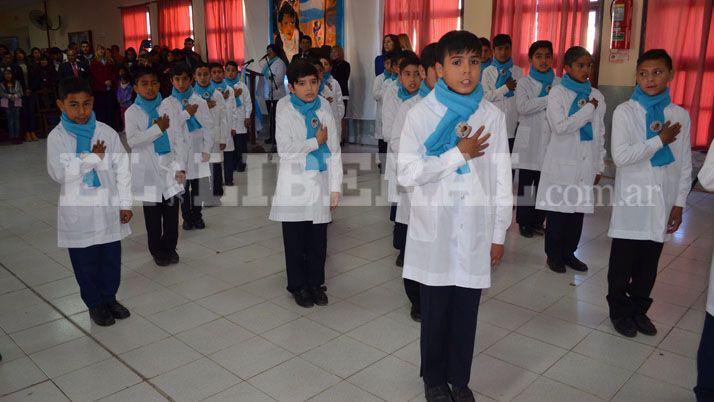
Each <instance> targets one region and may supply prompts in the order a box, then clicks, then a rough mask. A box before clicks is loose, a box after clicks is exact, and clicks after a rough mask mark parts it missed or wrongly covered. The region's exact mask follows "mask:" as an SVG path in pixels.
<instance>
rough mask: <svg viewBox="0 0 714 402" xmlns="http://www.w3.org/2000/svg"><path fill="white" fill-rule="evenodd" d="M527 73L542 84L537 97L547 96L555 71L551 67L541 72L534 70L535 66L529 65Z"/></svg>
mask: <svg viewBox="0 0 714 402" xmlns="http://www.w3.org/2000/svg"><path fill="white" fill-rule="evenodd" d="M528 75H530V76H531V78H533V79H534V80H536V81H538V82H540V83H541V84H542V86H541V87H540V94H538V97H539V98H542V97H544V96H547V95H548V90H549V89H550V87H551V86H552V85H553V79H554V78H555V73H554V72H553V69H552V68H551V69H549V70H548V72H547V73H541V72H540V71H538V70H536V69H535V67H533V66H531V70H530V72H529V73H528Z"/></svg>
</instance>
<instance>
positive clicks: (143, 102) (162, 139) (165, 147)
mask: <svg viewBox="0 0 714 402" xmlns="http://www.w3.org/2000/svg"><path fill="white" fill-rule="evenodd" d="M161 100H162V98H161V94H157V95H156V98H154V99H151V100H148V99H145V98H144V97H142V96H141V95H136V100H135V101H134V103H135V104H136V105H137V106H139V107H140V108H141V110H143V111H144V113H146V114H147V115H149V125H148V126H147V128H148V127H151V126H153V125H154V121H155V120H156V119H158V118H159V111H158V108H159V105H161ZM154 152H156V153H157V154H158V155H166V154H168V153H169V152H171V141H169V135H168V134H167V133H166V131H162V132H161V136H159V138H157V139H155V140H154Z"/></svg>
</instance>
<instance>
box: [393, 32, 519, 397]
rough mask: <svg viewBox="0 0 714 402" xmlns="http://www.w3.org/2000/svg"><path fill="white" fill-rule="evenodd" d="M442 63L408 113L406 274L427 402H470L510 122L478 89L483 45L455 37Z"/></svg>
mask: <svg viewBox="0 0 714 402" xmlns="http://www.w3.org/2000/svg"><path fill="white" fill-rule="evenodd" d="M437 55H438V58H437V63H436V71H437V73H438V75H439V77H440V79H439V81H438V82H437V84H436V87H435V88H434V90H433V91H432V92H431V93H430V94H429V95H427V96H426V97H425V98H424V99H423V100H422V101H421V102H419V103H417V104H416V105H415V106H414V107H413V108H412V109H411V110H410V111H409V113H408V114H407V118H406V121H405V123H404V129H403V130H402V137H401V143H400V147H399V160H398V180H399V184H400V185H401V186H404V187H413V192H412V197H411V201H412V206H411V212H410V217H409V232H408V235H407V246H406V254H405V258H404V273H403V276H404V278H407V279H411V280H414V281H416V282H419V283H420V284H421V288H420V297H421V320H422V321H421V375H422V377H423V378H424V384H425V389H426V392H425V394H426V399H427V401H444V402H446V401H451V400H456V401H473V400H474V396H473V393H472V392H471V390H470V389H469V387H468V382H469V377H470V375H471V363H472V360H473V354H474V353H473V352H474V338H475V336H476V319H477V314H478V306H479V300H480V297H481V290H482V289H484V288H488V287H489V286H490V285H491V267H492V266H495V265H497V264H499V263H500V261H501V259H502V258H503V252H504V246H503V243H504V241H505V237H506V230H507V229H508V226H509V225H510V223H511V208H512V206H513V196H512V192H511V191H512V190H511V175H510V172H511V162H510V155H509V152H508V137H507V134H506V122H505V116H504V115H503V112H501V111H500V110H499V109H498V108H497V107H496V106H494V105H493V104H491V103H490V102H488V101H486V100H485V99H483V89H482V87H481V85H480V84H479V77H480V69H481V68H480V67H481V64H480V61H479V56H480V55H481V42H480V41H479V40H478V37H476V36H475V35H474V34H472V33H470V32H466V31H452V32H449V33H447V34H446V35H444V36H443V37H442V38H441V39H440V40H439V43H438V51H437ZM449 384H450V385H451V387H452V388H451V389H450V388H449ZM452 398H453V399H452Z"/></svg>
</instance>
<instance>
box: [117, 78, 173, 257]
mask: <svg viewBox="0 0 714 402" xmlns="http://www.w3.org/2000/svg"><path fill="white" fill-rule="evenodd" d="M133 79H134V92H136V100H135V101H134V104H132V105H131V106H129V108H128V109H127V110H126V113H125V114H124V121H125V124H124V127H125V128H126V140H127V143H128V144H129V147H131V176H132V193H133V195H134V200H136V201H141V202H143V203H144V221H145V223H146V234H147V240H148V243H149V252H150V253H151V255H152V257H154V262H155V263H156V265H158V266H161V267H165V266H167V265H169V264H176V263H178V262H179V255H178V253H177V252H176V244H177V242H178V221H179V218H178V216H179V198H178V196H179V195H180V194H181V193H183V191H184V188H183V184H184V181H185V180H186V167H185V162H184V154H185V148H186V143H185V138H183V137H175V136H173V135H172V134H171V133H169V131H168V128H169V126H170V124H171V121H170V119H169V116H168V115H167V114H164V115H161V116H160V115H159V106H160V105H161V101H162V98H161V94H160V93H159V87H160V83H159V79H158V77H157V76H156V72H154V70H151V69H149V68H143V67H140V68H137V69H136V71H135V72H134V77H133Z"/></svg>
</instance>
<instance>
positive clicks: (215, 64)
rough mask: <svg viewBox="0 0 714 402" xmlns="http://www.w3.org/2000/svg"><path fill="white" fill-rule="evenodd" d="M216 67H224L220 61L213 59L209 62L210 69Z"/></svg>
mask: <svg viewBox="0 0 714 402" xmlns="http://www.w3.org/2000/svg"><path fill="white" fill-rule="evenodd" d="M214 68H220V69H221V70H222V69H223V66H222V65H221V63H218V62H215V61H212V62H210V63H208V69H209V70H213V69H214Z"/></svg>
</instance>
